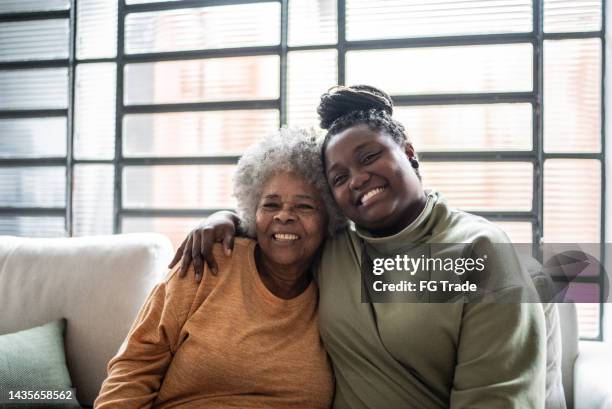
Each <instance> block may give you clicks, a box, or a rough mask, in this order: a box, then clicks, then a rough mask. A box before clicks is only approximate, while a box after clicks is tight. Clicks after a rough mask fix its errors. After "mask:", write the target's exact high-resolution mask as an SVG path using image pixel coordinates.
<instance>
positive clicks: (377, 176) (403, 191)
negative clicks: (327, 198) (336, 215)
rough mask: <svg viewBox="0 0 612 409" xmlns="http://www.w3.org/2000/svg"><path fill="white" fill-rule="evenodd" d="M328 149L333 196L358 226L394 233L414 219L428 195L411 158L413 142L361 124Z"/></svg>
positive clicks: (339, 136) (334, 140)
mask: <svg viewBox="0 0 612 409" xmlns="http://www.w3.org/2000/svg"><path fill="white" fill-rule="evenodd" d="M324 154H325V173H326V176H327V181H328V183H329V185H330V186H331V189H332V192H333V195H334V198H335V199H336V202H337V203H338V206H339V207H340V208H341V209H342V212H343V213H344V215H345V216H346V217H348V218H349V219H351V220H352V221H353V222H355V224H357V225H358V226H359V227H362V228H365V229H367V230H370V231H373V232H378V233H382V234H391V233H393V232H396V231H400V230H401V229H403V228H404V227H405V226H406V225H407V223H409V222H410V221H412V220H413V219H414V217H415V215H414V214H413V213H414V212H415V207H416V208H418V207H419V206H418V204H419V203H421V202H422V200H423V197H424V196H423V188H422V186H421V181H420V180H419V178H418V177H417V175H416V173H415V171H414V169H413V168H412V166H411V164H410V160H409V158H410V157H412V156H414V151H413V149H412V146H411V145H409V144H406V147H405V148H403V147H401V146H399V145H398V144H397V143H396V142H395V141H394V140H393V139H392V138H391V136H389V135H387V134H386V133H383V132H379V131H373V130H371V129H370V128H368V126H366V125H358V126H354V127H351V128H348V129H346V130H344V131H342V132H340V133H339V134H337V135H334V136H333V137H332V138H331V140H330V141H329V143H328V144H327V146H326V149H325V153H324Z"/></svg>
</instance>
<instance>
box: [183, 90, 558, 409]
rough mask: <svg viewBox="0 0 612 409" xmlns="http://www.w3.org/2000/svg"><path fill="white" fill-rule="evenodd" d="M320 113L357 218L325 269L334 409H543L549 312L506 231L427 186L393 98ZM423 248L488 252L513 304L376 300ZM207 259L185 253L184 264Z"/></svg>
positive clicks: (326, 105)
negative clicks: (375, 285)
mask: <svg viewBox="0 0 612 409" xmlns="http://www.w3.org/2000/svg"><path fill="white" fill-rule="evenodd" d="M318 113H319V116H320V118H321V127H322V128H324V129H326V130H327V135H326V137H325V141H324V143H323V150H322V156H323V160H324V165H325V174H326V175H325V178H326V180H327V183H328V184H329V186H330V189H331V191H332V194H333V197H334V199H335V201H336V204H337V205H338V207H339V208H340V209H341V210H342V213H343V214H344V215H345V216H346V217H347V218H349V219H351V220H352V221H353V223H354V225H352V226H350V227H349V228H347V229H344V230H343V231H342V232H340V233H338V234H336V235H334V237H333V238H331V239H329V240H327V242H326V244H325V249H324V251H323V253H322V256H321V262H320V264H319V276H318V278H319V279H318V284H319V286H320V300H319V309H320V316H321V337H322V339H323V342H324V343H325V347H326V349H327V351H328V353H329V355H330V358H331V360H332V363H333V367H334V373H335V379H336V394H335V396H334V404H333V407H334V408H336V409H345V408H346V409H349V408H350V409H357V408H359V409H361V408H363V409H374V408H380V409H387V408H404V409H408V408H415V409H422V408H436V409H445V408H446V409H448V408H451V409H458V408H514V409H527V408H529V409H543V408H544V404H545V400H546V398H547V397H546V392H545V358H546V353H545V352H546V351H545V340H546V334H545V327H544V314H543V311H542V307H541V305H539V304H537V303H531V304H530V303H519V302H516V301H520V300H521V299H523V298H522V297H523V295H524V294H528V293H530V292H533V288H531V287H530V286H529V278H528V276H526V275H525V271H524V270H523V269H522V267H521V265H520V263H519V261H518V258H517V257H516V254H515V253H514V252H513V251H509V250H511V247H510V246H509V240H508V238H507V236H506V235H505V233H504V232H503V231H502V230H501V229H499V228H498V227H496V226H495V225H493V224H492V223H490V222H488V221H487V220H485V219H483V218H481V217H478V216H475V215H471V214H469V213H465V212H462V211H459V210H456V209H453V208H452V207H450V206H449V205H448V203H447V202H446V200H445V199H444V197H443V196H442V195H441V194H440V193H438V192H435V191H428V190H425V189H424V188H423V185H422V182H421V177H420V172H419V167H420V166H419V161H418V159H417V156H416V153H415V150H414V147H413V145H412V143H411V142H410V140H409V139H408V137H407V135H406V133H405V130H404V127H403V126H402V124H401V123H399V122H398V121H397V120H396V119H395V118H393V116H392V114H393V101H392V100H391V98H390V97H389V95H388V94H386V93H385V92H384V91H382V90H380V89H377V88H375V87H372V86H367V85H361V86H353V87H337V88H336V89H334V90H332V91H331V92H329V93H327V94H325V95H323V96H322V98H321V104H320V105H319V109H318ZM235 220H236V217H235V216H233V215H231V214H229V215H228V214H223V213H222V214H219V215H217V216H216V217H211V219H210V221H209V222H208V226H207V231H208V232H210V231H213V232H215V231H219V232H218V233H217V235H219V236H223V235H226V233H225V232H224V231H229V232H230V233H232V232H233V231H234V225H233V223H234V222H235ZM198 235H200V236H204V237H203V240H204V242H207V241H208V240H211V239H215V237H214V236H215V235H214V234H213V235H212V236H211V235H210V234H209V233H206V230H205V231H200V229H196V230H194V231H193V232H192V234H191V235H190V239H191V238H194V237H197V236H198ZM455 243H463V244H465V245H462V246H457V245H453V244H455ZM440 244H442V245H443V246H440ZM444 244H446V245H448V246H444ZM190 245H192V242H190V241H187V242H186V247H189V246H190ZM202 247H203V248H205V247H206V243H205V245H203V246H202ZM418 248H423V249H430V250H431V255H432V256H439V255H440V254H446V256H454V257H464V256H465V254H464V250H467V251H468V253H467V255H468V256H470V257H471V258H474V256H476V255H484V256H485V257H486V256H488V258H487V261H486V269H485V271H484V273H486V274H482V275H481V277H487V278H490V280H488V281H487V280H483V283H485V284H488V285H489V286H488V287H487V288H486V289H487V290H489V291H491V292H490V293H489V294H491V295H493V296H494V297H495V298H496V299H499V300H507V301H509V302H508V303H507V304H504V305H502V304H496V303H471V302H463V301H462V299H459V301H458V302H454V303H446V304H442V303H439V304H436V303H427V302H421V303H418V302H415V301H412V302H386V303H382V302H377V301H372V300H373V297H374V296H375V294H374V293H373V290H372V287H368V283H366V281H367V277H370V276H371V275H372V260H374V259H375V258H378V259H379V260H380V259H386V260H387V261H388V260H391V261H392V260H396V259H398V257H399V258H401V257H403V256H406V255H409V254H412V251H413V249H418ZM199 252H200V248H196V249H194V251H191V249H189V251H185V252H184V253H182V255H183V257H184V264H185V263H186V262H188V261H189V260H185V258H187V259H188V258H189V256H195V257H199ZM438 252H440V253H438ZM180 256H181V253H180V252H179V253H177V257H180ZM186 256H187V257H186ZM204 256H205V257H206V256H207V255H206V254H205V255H204ZM195 257H194V259H195ZM360 273H361V274H360ZM424 273H426V274H430V273H431V274H432V276H433V274H435V273H436V272H435V271H433V272H431V271H424ZM452 275H453V274H452V272H451V273H450V274H447V275H443V276H441V277H440V278H442V277H452ZM424 277H430V276H428V275H425V276H424ZM442 279H447V280H448V279H449V278H442ZM364 294H365V296H364ZM434 295H435V294H434ZM531 300H533V298H531ZM563 406H564V405H563ZM558 407H561V406H558Z"/></svg>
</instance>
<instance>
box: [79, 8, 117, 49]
mask: <svg viewBox="0 0 612 409" xmlns="http://www.w3.org/2000/svg"><path fill="white" fill-rule="evenodd" d="M77 21H78V22H79V24H77V44H76V45H77V49H76V54H77V58H78V59H85V58H104V57H115V56H116V55H117V0H79V6H78V7H77Z"/></svg>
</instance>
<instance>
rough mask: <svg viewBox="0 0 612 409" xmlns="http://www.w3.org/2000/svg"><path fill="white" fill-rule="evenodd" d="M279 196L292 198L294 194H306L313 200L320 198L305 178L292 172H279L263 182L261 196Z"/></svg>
mask: <svg viewBox="0 0 612 409" xmlns="http://www.w3.org/2000/svg"><path fill="white" fill-rule="evenodd" d="M271 195H274V196H280V197H281V198H292V197H295V196H308V197H311V198H313V199H315V200H319V199H320V195H319V192H318V191H317V189H316V188H315V187H314V186H313V185H312V184H311V183H309V182H307V181H306V179H305V178H304V177H303V176H301V175H298V174H296V173H293V172H279V173H276V174H274V175H272V176H270V177H269V178H268V180H266V182H265V183H264V186H263V190H262V197H265V196H271Z"/></svg>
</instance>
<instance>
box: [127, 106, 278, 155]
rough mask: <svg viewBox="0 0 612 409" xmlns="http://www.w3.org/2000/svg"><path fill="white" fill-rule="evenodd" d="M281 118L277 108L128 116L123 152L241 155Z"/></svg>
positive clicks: (135, 153)
mask: <svg viewBox="0 0 612 409" xmlns="http://www.w3.org/2000/svg"><path fill="white" fill-rule="evenodd" d="M278 117H279V115H278V111H277V110H257V111H211V112H179V113H165V114H138V115H126V116H125V117H124V120H123V140H124V145H123V154H124V155H126V156H212V155H239V154H242V152H244V150H245V149H246V148H247V147H249V146H251V145H252V144H253V143H255V142H256V141H257V140H259V139H260V138H261V137H263V136H264V135H266V134H267V133H270V132H272V131H274V130H275V129H278ZM168 135H172V137H171V138H169V137H168Z"/></svg>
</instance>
